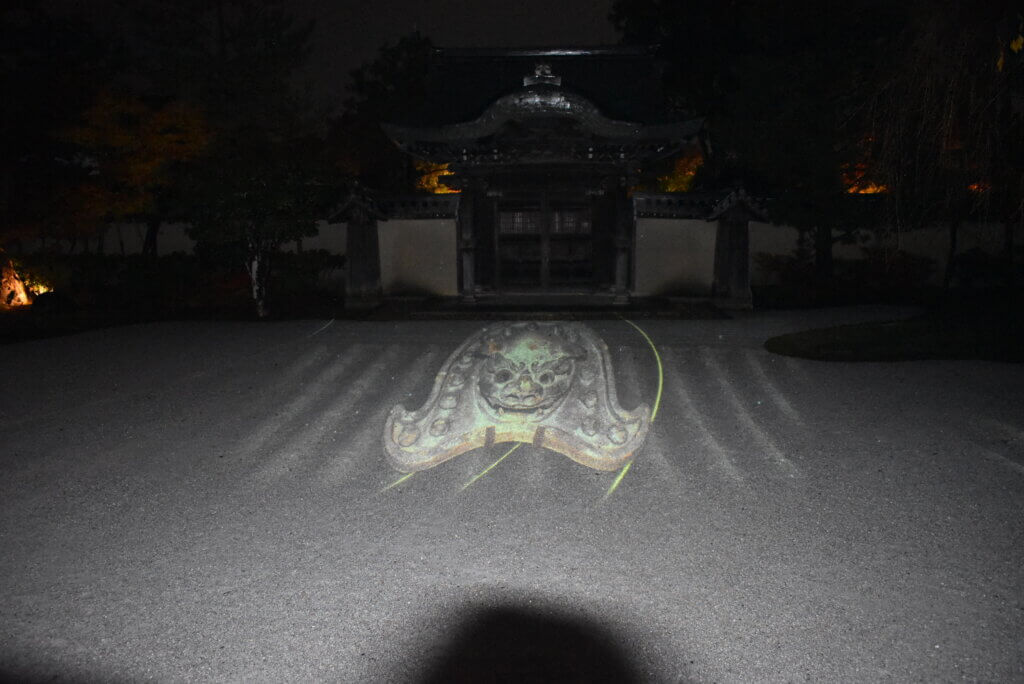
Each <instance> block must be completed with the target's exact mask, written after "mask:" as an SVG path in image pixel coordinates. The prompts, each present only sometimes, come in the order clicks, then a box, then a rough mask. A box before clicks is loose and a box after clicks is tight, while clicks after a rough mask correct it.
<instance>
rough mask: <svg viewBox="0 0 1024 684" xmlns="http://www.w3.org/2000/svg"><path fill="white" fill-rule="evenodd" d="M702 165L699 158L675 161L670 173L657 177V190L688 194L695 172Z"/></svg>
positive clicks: (701, 160)
mask: <svg viewBox="0 0 1024 684" xmlns="http://www.w3.org/2000/svg"><path fill="white" fill-rule="evenodd" d="M703 164H704V160H703V159H701V158H700V157H681V158H680V159H677V160H676V161H675V164H674V166H673V167H672V172H671V173H668V174H666V175H664V176H659V177H658V189H659V190H661V191H662V192H689V191H690V190H691V189H692V188H693V181H694V179H695V178H696V177H697V170H698V169H699V168H700V167H701V166H702V165H703Z"/></svg>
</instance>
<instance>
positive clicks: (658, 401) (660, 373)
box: [619, 318, 665, 478]
mask: <svg viewBox="0 0 1024 684" xmlns="http://www.w3.org/2000/svg"><path fill="white" fill-rule="evenodd" d="M622 320H624V321H626V322H627V323H629V324H630V325H631V326H633V327H634V328H636V331H637V332H638V333H640V334H641V335H643V336H644V339H645V340H647V344H649V345H650V346H651V351H652V352H654V360H655V361H657V362H658V392H657V393H656V394H655V395H654V406H653V407H652V408H651V422H652V423H653V422H654V417H655V416H657V415H658V407H659V406H661V388H662V386H663V385H664V384H665V371H664V369H663V368H662V365H661V354H659V353H658V348H657V347H655V346H654V342H652V341H651V338H650V337H648V335H647V333H645V332H644V330H643V328H641V327H640V326H639V325H637V324H636V323H634V322H633V321H631V320H629V319H626V318H623V319H622ZM626 468H629V464H627V465H626ZM623 472H625V471H623ZM619 477H620V478H621V477H622V476H621V475H620V476H619Z"/></svg>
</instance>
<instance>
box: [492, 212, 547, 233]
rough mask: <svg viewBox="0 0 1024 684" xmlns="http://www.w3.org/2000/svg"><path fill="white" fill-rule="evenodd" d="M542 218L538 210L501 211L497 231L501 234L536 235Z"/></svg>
mask: <svg viewBox="0 0 1024 684" xmlns="http://www.w3.org/2000/svg"><path fill="white" fill-rule="evenodd" d="M543 218H544V217H543V214H542V213H541V212H539V211H503V212H501V218H500V222H499V225H498V231H499V232H500V233H501V234H502V235H537V234H539V233H540V229H541V225H542V223H541V221H542V220H543Z"/></svg>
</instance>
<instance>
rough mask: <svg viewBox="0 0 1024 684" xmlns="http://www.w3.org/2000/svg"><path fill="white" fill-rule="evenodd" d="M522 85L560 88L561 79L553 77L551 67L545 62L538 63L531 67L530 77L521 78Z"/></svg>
mask: <svg viewBox="0 0 1024 684" xmlns="http://www.w3.org/2000/svg"><path fill="white" fill-rule="evenodd" d="M523 85H524V86H532V85H550V86H560V85H562V77H561V76H555V75H554V74H553V73H551V65H550V64H548V63H547V62H538V63H537V65H536V66H534V67H533V75H532V76H530V75H526V76H523Z"/></svg>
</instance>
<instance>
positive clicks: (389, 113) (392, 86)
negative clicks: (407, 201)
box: [331, 32, 434, 192]
mask: <svg viewBox="0 0 1024 684" xmlns="http://www.w3.org/2000/svg"><path fill="white" fill-rule="evenodd" d="M433 50H434V46H433V43H432V42H431V41H430V39H429V38H427V37H426V36H423V35H422V34H420V33H418V32H415V33H411V34H409V35H407V36H404V37H402V38H401V39H399V40H398V41H397V42H396V43H395V44H393V45H385V46H384V47H382V48H381V50H380V53H379V54H378V56H377V57H376V58H375V59H374V60H372V61H370V62H368V63H366V64H364V65H362V66H361V67H359V68H358V69H355V70H353V71H352V73H351V74H350V77H351V80H350V83H349V85H348V93H349V97H348V99H347V100H346V102H345V111H344V114H343V115H342V116H341V117H340V118H339V119H337V120H335V121H334V122H333V123H332V130H331V146H332V148H333V149H334V150H335V151H336V154H337V155H338V157H339V158H340V159H341V160H342V164H343V165H344V168H345V169H346V170H347V171H349V172H350V173H351V174H353V175H358V176H359V177H360V178H361V179H362V181H363V182H364V183H365V184H366V185H367V186H369V187H371V188H374V189H376V190H387V191H393V192H411V191H412V190H413V189H414V188H415V186H416V179H417V177H418V173H417V172H416V169H415V167H414V165H413V162H412V160H411V159H409V157H408V156H407V155H405V154H404V153H402V152H401V151H399V150H398V148H397V147H395V145H394V143H392V142H391V140H390V139H389V138H388V137H387V135H385V134H384V131H383V130H382V129H381V127H380V124H381V123H387V122H389V121H393V120H395V118H396V116H397V115H398V114H399V113H401V112H403V111H406V110H409V109H415V108H417V107H418V106H419V104H420V103H421V102H422V100H423V97H424V94H425V91H424V87H425V85H424V82H425V77H426V75H427V71H428V69H429V67H430V60H431V56H432V54H433Z"/></svg>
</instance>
